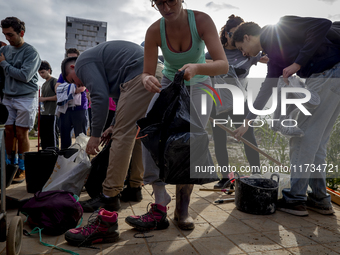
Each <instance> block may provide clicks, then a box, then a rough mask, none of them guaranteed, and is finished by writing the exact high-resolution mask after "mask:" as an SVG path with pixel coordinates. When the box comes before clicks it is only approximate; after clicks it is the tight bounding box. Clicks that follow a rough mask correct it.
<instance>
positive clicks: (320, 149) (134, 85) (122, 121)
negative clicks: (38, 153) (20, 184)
mask: <svg viewBox="0 0 340 255" xmlns="http://www.w3.org/2000/svg"><path fill="white" fill-rule="evenodd" d="M151 5H152V7H154V8H155V9H156V10H157V11H159V13H160V14H161V16H162V18H160V19H159V20H157V21H155V22H154V23H153V24H152V25H151V26H150V27H149V28H148V29H147V31H146V35H145V42H144V44H143V46H144V48H143V47H141V46H140V45H138V44H136V43H133V42H128V41H123V40H115V41H108V42H104V43H101V44H99V45H97V46H95V47H93V48H90V49H88V50H86V51H84V52H83V53H82V54H79V51H77V50H76V49H69V50H68V51H67V57H66V58H65V59H64V60H63V62H62V64H61V74H60V76H59V79H58V80H57V79H56V78H53V77H52V76H51V74H52V69H51V67H50V65H49V63H48V62H47V61H41V59H40V57H39V53H38V52H37V51H36V49H35V48H34V47H33V46H31V45H29V44H28V43H26V42H25V41H24V34H25V23H24V22H23V21H21V20H19V19H18V18H15V17H8V18H6V19H4V20H2V21H1V28H2V32H3V34H4V35H5V37H6V39H7V41H8V42H9V44H10V45H6V46H3V47H1V48H0V67H1V68H0V69H2V70H3V71H4V81H2V82H3V83H4V87H3V93H4V96H3V98H2V103H3V104H4V105H5V106H6V107H7V110H8V112H9V117H8V120H7V122H6V124H5V134H6V151H7V161H8V163H9V164H10V163H13V160H14V159H13V158H12V155H11V154H10V153H9V152H11V151H12V149H13V143H14V141H15V139H14V138H15V137H16V139H17V141H18V164H19V171H18V173H17V175H16V177H15V178H16V179H17V180H19V181H20V180H21V181H23V180H24V178H25V177H24V170H25V169H24V164H23V160H24V159H23V154H24V153H25V152H27V151H28V150H29V139H28V132H29V130H30V129H31V128H32V127H33V124H34V120H35V115H36V109H37V108H38V101H39V102H42V103H43V105H44V110H43V111H42V109H41V108H40V115H41V116H40V130H41V132H40V135H41V146H42V148H43V149H44V148H47V147H57V146H58V132H57V130H59V134H60V138H61V148H67V147H69V146H70V145H71V131H72V129H73V130H74V133H75V135H76V136H77V135H79V134H80V133H81V132H83V133H86V130H87V119H88V117H89V115H90V124H91V132H90V139H89V141H88V144H87V148H86V152H87V153H88V154H90V155H96V154H97V153H98V152H99V150H100V149H99V146H100V144H101V142H102V141H103V140H105V139H107V138H109V139H112V144H111V148H110V155H109V164H108V168H107V174H106V178H105V180H104V182H103V184H102V186H103V192H102V193H101V194H99V195H98V196H96V197H94V198H91V199H89V200H86V201H81V205H82V207H83V210H84V211H85V212H94V211H97V210H99V212H98V216H97V217H98V219H100V220H97V221H93V222H91V223H90V224H93V225H94V226H93V227H91V226H90V227H89V226H87V227H86V229H84V228H82V227H80V228H76V229H71V230H69V231H68V232H66V234H65V238H66V240H68V241H70V242H71V243H73V244H81V243H83V242H84V241H85V240H86V241H87V242H89V243H95V242H100V241H103V242H105V241H106V242H113V241H114V240H117V235H119V232H118V231H117V218H118V215H117V211H119V210H120V208H121V204H120V203H121V200H122V201H124V202H127V201H135V202H140V201H141V200H142V199H143V196H142V185H151V186H152V189H153V194H154V197H155V202H154V203H152V204H151V208H150V210H149V211H147V213H146V214H143V215H137V216H128V217H127V218H126V220H125V221H126V223H127V224H129V225H130V226H131V227H133V228H136V229H138V230H141V231H150V230H159V229H166V228H168V226H169V222H168V219H167V210H168V205H169V203H170V202H171V197H170V195H169V194H168V193H167V190H166V185H167V184H166V183H164V180H163V179H162V178H160V169H159V167H158V166H157V165H156V163H155V161H154V158H153V157H152V156H151V154H150V152H149V151H148V150H147V149H146V148H145V147H144V145H143V144H142V143H141V141H140V140H139V139H136V133H137V129H136V121H137V120H139V119H141V118H143V117H144V116H145V115H146V114H147V113H148V112H149V111H150V110H151V109H152V107H153V105H154V103H155V101H156V100H157V98H158V96H159V94H160V92H161V91H162V90H163V89H166V88H167V87H168V86H169V85H170V84H171V82H172V81H173V79H174V77H175V74H176V72H177V71H184V80H185V85H186V88H187V90H188V92H189V94H190V99H188V100H190V101H191V102H192V104H193V105H194V107H195V108H196V110H197V113H198V116H199V118H200V121H201V124H202V127H203V128H204V127H206V126H207V123H208V121H209V117H210V116H212V117H214V118H223V119H228V118H231V119H233V120H235V121H236V122H242V121H244V123H245V124H244V125H238V126H236V127H237V129H236V130H235V131H234V136H235V137H236V138H240V137H241V136H244V137H245V138H246V139H247V140H249V141H251V142H252V143H253V144H254V145H256V144H257V143H256V139H255V136H254V131H253V128H252V127H249V126H251V121H250V120H253V119H255V118H256V115H255V114H254V113H252V112H250V111H249V110H248V107H247V105H248V104H247V102H245V110H246V111H245V114H244V115H236V114H233V111H232V109H231V110H229V111H226V112H223V113H217V111H216V108H215V106H214V105H213V99H212V98H210V97H207V104H206V106H207V108H206V114H202V113H201V111H200V110H201V98H202V94H205V93H207V92H206V90H208V92H209V93H213V92H212V90H210V89H207V87H209V86H210V87H214V84H213V83H212V79H211V78H210V77H216V76H220V77H221V78H223V77H225V75H226V74H228V71H229V67H230V68H231V67H232V68H233V69H234V70H236V69H237V70H238V72H236V73H237V76H238V78H239V80H240V81H241V84H242V86H243V87H244V89H246V88H247V87H249V86H252V84H251V82H248V81H247V79H246V77H247V75H248V74H249V69H250V68H251V66H252V65H256V64H257V62H261V63H264V64H266V65H267V66H268V73H267V77H266V79H265V81H264V82H263V83H262V86H261V89H260V91H259V93H258V95H257V97H256V99H255V102H254V107H255V109H263V108H264V106H265V105H266V103H267V101H268V99H269V98H270V96H271V94H272V88H273V87H276V86H277V81H278V79H279V77H280V76H283V78H288V77H290V76H291V75H294V74H297V75H299V76H300V77H302V78H306V86H307V87H308V88H310V89H313V90H315V91H316V92H317V93H318V94H319V96H320V99H321V100H320V105H319V106H318V107H317V108H315V109H311V110H310V112H311V113H312V115H311V116H305V115H303V114H300V115H299V118H298V124H299V127H300V128H301V129H302V130H303V131H304V133H305V135H304V136H303V137H293V138H291V139H290V160H291V164H292V165H293V166H294V165H295V166H299V165H301V164H302V165H303V164H310V165H312V164H314V165H322V164H325V157H326V145H327V142H328V139H329V136H330V133H331V130H332V127H333V125H334V123H335V120H336V118H337V117H338V115H339V113H340V84H339V82H338V80H337V79H336V78H340V77H339V76H340V45H339V44H337V42H336V40H331V39H330V38H329V35H330V34H331V35H332V36H333V35H334V33H333V34H332V22H331V21H330V20H327V19H322V18H304V17H296V16H285V17H282V18H281V19H280V21H279V23H278V24H276V25H268V26H264V27H262V28H261V27H260V26H259V25H258V24H256V23H254V22H244V20H243V19H242V18H241V17H238V16H235V15H231V16H230V17H229V18H228V20H227V22H226V24H225V26H223V27H222V29H221V31H220V34H218V32H217V30H216V28H215V24H214V22H213V20H212V19H211V18H210V16H209V15H207V14H206V13H203V12H200V11H193V10H189V9H185V8H183V1H181V0H166V1H162V0H152V1H151ZM205 47H206V48H207V50H208V53H205ZM158 48H160V49H161V51H162V55H163V61H164V62H163V63H161V62H160V61H159V58H158ZM145 56H147V57H145ZM37 73H39V74H40V76H41V77H42V78H43V79H45V80H46V81H45V82H44V84H43V85H42V88H41V96H40V97H38V96H37V92H38V90H39V88H38V85H37V81H38V76H37ZM202 83H204V84H206V85H208V86H206V88H205V90H202V89H201V84H202ZM209 90H210V91H209ZM65 91H71V93H73V96H72V103H69V102H67V103H65V100H66V99H65V93H66V92H65ZM67 96H68V94H66V98H67ZM110 100H111V101H110ZM66 101H67V100H66ZM88 101H90V108H89V109H90V111H88V103H89V102H88ZM112 111H113V112H114V113H110V112H112ZM88 113H90V114H88ZM57 116H58V118H57ZM108 116H109V117H108ZM213 135H214V142H215V152H216V157H217V161H218V164H219V165H226V166H227V165H229V161H228V152H227V149H226V145H227V142H226V134H225V132H224V131H223V130H221V129H219V128H218V127H214V128H213ZM245 152H246V156H247V159H248V161H249V164H250V165H251V166H259V165H260V159H259V154H258V152H256V151H255V150H254V149H252V148H250V147H248V146H246V145H245ZM129 168H130V173H129V179H128V185H126V187H125V188H124V182H125V179H126V176H127V174H128V169H129ZM325 174H326V173H325V171H315V172H311V171H306V172H303V173H300V172H297V171H295V172H294V171H292V172H291V187H290V188H289V189H285V190H283V199H282V200H280V201H279V204H278V207H279V209H280V210H282V211H285V212H287V213H290V214H293V215H298V216H307V215H308V211H307V207H308V208H309V209H312V210H314V211H317V212H319V213H321V214H332V213H333V212H334V211H333V209H332V205H331V202H330V196H329V195H328V194H327V191H326V176H325ZM227 181H228V175H223V178H222V179H221V180H220V182H219V183H217V184H216V185H215V188H221V187H223V186H224V185H225V184H226V182H227ZM308 185H309V186H310V187H311V192H309V193H307V187H308ZM193 187H194V184H177V185H176V204H175V206H176V208H175V211H174V218H175V220H176V221H177V222H178V227H179V228H181V229H183V230H192V229H194V227H195V224H194V221H193V219H192V218H191V217H190V215H189V210H188V209H189V203H190V196H191V193H192V191H193Z"/></svg>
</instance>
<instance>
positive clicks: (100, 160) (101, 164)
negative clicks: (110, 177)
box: [85, 140, 112, 198]
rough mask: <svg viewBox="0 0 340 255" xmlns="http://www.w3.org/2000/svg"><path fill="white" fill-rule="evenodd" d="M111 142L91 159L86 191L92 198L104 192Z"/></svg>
mask: <svg viewBox="0 0 340 255" xmlns="http://www.w3.org/2000/svg"><path fill="white" fill-rule="evenodd" d="M111 142H112V140H110V142H109V143H108V144H107V145H105V147H104V148H103V149H102V150H101V152H99V154H98V155H97V156H95V157H94V158H93V159H92V160H91V170H90V174H89V177H88V178H87V181H86V183H85V188H86V191H87V193H88V194H89V196H90V197H91V198H94V197H96V196H98V195H99V194H100V193H102V192H103V186H102V183H103V181H104V180H105V178H106V171H107V166H108V165H109V155H110V148H111Z"/></svg>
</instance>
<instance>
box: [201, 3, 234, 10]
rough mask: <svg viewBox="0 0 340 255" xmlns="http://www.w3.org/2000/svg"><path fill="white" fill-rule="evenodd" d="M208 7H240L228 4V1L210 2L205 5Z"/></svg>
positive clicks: (214, 8)
mask: <svg viewBox="0 0 340 255" xmlns="http://www.w3.org/2000/svg"><path fill="white" fill-rule="evenodd" d="M205 6H206V7H208V8H211V9H213V10H214V11H219V10H223V9H239V8H238V7H236V6H233V5H230V4H226V3H214V2H209V3H207V4H206V5H205Z"/></svg>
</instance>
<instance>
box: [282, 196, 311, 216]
mask: <svg viewBox="0 0 340 255" xmlns="http://www.w3.org/2000/svg"><path fill="white" fill-rule="evenodd" d="M277 209H278V210H279V211H282V212H286V213H290V214H293V215H296V216H308V211H307V207H306V204H305V203H304V202H296V203H286V201H285V200H283V199H280V200H279V201H278V203H277Z"/></svg>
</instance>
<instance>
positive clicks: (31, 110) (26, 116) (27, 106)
mask: <svg viewBox="0 0 340 255" xmlns="http://www.w3.org/2000/svg"><path fill="white" fill-rule="evenodd" d="M2 103H3V104H4V105H5V106H6V108H7V110H8V119H7V121H6V123H5V125H6V126H7V125H13V124H14V122H15V125H16V126H18V127H23V128H29V129H30V130H31V129H32V128H33V126H34V122H35V116H36V113H37V108H38V98H37V97H33V98H28V97H8V96H4V98H3V100H2Z"/></svg>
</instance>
